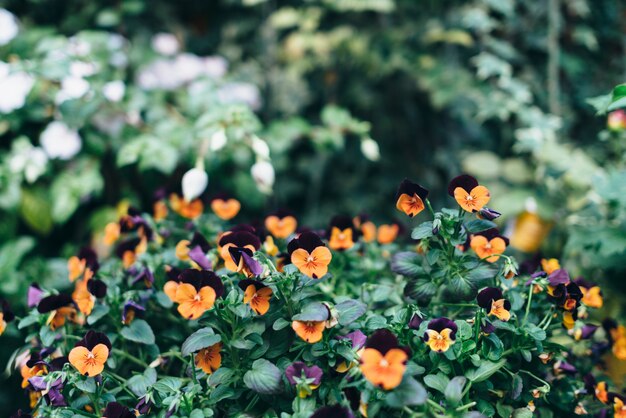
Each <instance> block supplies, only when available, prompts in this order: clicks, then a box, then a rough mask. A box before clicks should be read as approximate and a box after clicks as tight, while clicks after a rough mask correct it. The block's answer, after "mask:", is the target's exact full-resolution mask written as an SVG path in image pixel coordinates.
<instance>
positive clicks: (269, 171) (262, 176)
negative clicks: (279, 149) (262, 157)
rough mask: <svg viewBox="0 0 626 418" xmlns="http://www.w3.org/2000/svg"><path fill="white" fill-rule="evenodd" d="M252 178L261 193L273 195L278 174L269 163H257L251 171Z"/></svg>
mask: <svg viewBox="0 0 626 418" xmlns="http://www.w3.org/2000/svg"><path fill="white" fill-rule="evenodd" d="M250 173H251V174H252V178H253V179H254V181H255V182H256V187H257V189H259V191H260V192H261V193H266V194H270V193H272V187H273V186H274V180H275V179H276V174H275V173H274V167H272V164H270V163H269V162H268V161H257V162H256V163H255V164H254V165H253V166H252V168H251V169H250Z"/></svg>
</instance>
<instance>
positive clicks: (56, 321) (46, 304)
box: [37, 294, 78, 330]
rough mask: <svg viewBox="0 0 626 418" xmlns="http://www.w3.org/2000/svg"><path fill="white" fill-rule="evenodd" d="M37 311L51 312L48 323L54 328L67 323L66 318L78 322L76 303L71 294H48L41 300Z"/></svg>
mask: <svg viewBox="0 0 626 418" xmlns="http://www.w3.org/2000/svg"><path fill="white" fill-rule="evenodd" d="M37 311H39V313H42V314H44V313H47V314H49V315H48V319H47V320H46V324H47V325H49V326H50V328H51V329H53V330H54V329H57V328H59V327H62V326H63V325H65V321H66V320H70V321H72V322H76V323H78V319H77V316H76V313H77V312H76V308H75V303H74V301H73V300H72V298H71V297H70V296H69V295H63V294H61V295H50V296H46V297H45V298H43V299H41V301H39V304H38V305H37Z"/></svg>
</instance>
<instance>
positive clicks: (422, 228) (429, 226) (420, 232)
mask: <svg viewBox="0 0 626 418" xmlns="http://www.w3.org/2000/svg"><path fill="white" fill-rule="evenodd" d="M432 236H433V222H432V221H426V222H423V223H421V224H419V225H418V226H417V227H415V228H414V229H413V232H411V238H413V239H424V238H428V237H432Z"/></svg>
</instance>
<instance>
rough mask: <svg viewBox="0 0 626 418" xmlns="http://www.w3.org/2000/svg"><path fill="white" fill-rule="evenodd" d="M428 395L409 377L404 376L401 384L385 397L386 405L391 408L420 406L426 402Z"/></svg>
mask: <svg viewBox="0 0 626 418" xmlns="http://www.w3.org/2000/svg"><path fill="white" fill-rule="evenodd" d="M426 398H428V393H427V392H426V389H424V386H422V385H421V384H420V383H419V382H418V381H416V380H415V379H413V378H412V377H410V376H405V377H404V379H402V383H400V385H398V387H396V388H395V389H394V390H393V391H392V392H391V393H389V394H388V395H387V399H386V400H387V404H388V405H389V406H391V407H392V408H403V407H405V406H412V405H422V404H424V403H425V402H426Z"/></svg>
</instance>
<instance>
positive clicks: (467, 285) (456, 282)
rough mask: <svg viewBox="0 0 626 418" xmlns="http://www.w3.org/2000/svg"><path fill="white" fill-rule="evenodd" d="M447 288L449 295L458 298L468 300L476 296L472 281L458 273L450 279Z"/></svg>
mask: <svg viewBox="0 0 626 418" xmlns="http://www.w3.org/2000/svg"><path fill="white" fill-rule="evenodd" d="M448 289H449V290H450V293H451V296H453V297H455V298H458V299H462V300H469V299H472V298H474V297H475V296H476V286H475V285H474V283H472V282H470V281H469V280H467V279H466V278H465V277H462V276H459V275H458V274H457V275H455V276H454V277H452V278H451V279H450V281H449V282H448Z"/></svg>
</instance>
